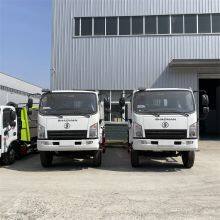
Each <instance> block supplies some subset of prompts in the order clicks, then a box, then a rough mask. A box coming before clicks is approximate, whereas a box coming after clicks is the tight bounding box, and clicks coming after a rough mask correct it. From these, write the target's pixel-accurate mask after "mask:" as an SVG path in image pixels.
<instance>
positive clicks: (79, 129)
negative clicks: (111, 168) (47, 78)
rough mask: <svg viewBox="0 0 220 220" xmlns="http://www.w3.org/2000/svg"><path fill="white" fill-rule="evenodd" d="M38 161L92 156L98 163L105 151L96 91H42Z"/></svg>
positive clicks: (46, 161)
mask: <svg viewBox="0 0 220 220" xmlns="http://www.w3.org/2000/svg"><path fill="white" fill-rule="evenodd" d="M38 120H39V121H38V142H37V148H38V150H39V152H40V159H41V164H42V166H43V167H48V166H50V165H51V164H52V161H53V157H54V156H59V155H61V156H64V155H66V156H70V157H74V158H89V159H92V161H93V165H94V166H96V167H98V166H101V162H102V152H103V151H104V141H105V137H104V109H103V104H102V103H101V102H100V101H99V96H98V93H97V92H90V91H72V90H71V91H44V94H43V95H42V97H41V101H40V106H39V117H38Z"/></svg>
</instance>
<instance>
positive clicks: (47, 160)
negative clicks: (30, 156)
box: [40, 151, 53, 167]
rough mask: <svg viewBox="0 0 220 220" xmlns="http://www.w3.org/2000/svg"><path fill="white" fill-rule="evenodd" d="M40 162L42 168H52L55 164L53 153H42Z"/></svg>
mask: <svg viewBox="0 0 220 220" xmlns="http://www.w3.org/2000/svg"><path fill="white" fill-rule="evenodd" d="M40 161H41V165H42V167H50V166H51V165H52V162H53V153H52V152H48V151H41V152H40Z"/></svg>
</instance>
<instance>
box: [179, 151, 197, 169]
mask: <svg viewBox="0 0 220 220" xmlns="http://www.w3.org/2000/svg"><path fill="white" fill-rule="evenodd" d="M182 161H183V166H184V167H185V168H187V169H190V168H192V167H193V165H194V161H195V152H194V151H187V152H183V154H182Z"/></svg>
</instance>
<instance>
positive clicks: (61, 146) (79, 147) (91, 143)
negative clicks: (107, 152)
mask: <svg viewBox="0 0 220 220" xmlns="http://www.w3.org/2000/svg"><path fill="white" fill-rule="evenodd" d="M99 148H100V143H99V140H98V139H86V140H38V141H37V149H38V150H39V151H93V150H99Z"/></svg>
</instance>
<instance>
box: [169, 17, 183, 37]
mask: <svg viewBox="0 0 220 220" xmlns="http://www.w3.org/2000/svg"><path fill="white" fill-rule="evenodd" d="M171 19H172V33H173V34H181V33H183V16H182V15H174V16H172V17H171Z"/></svg>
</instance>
